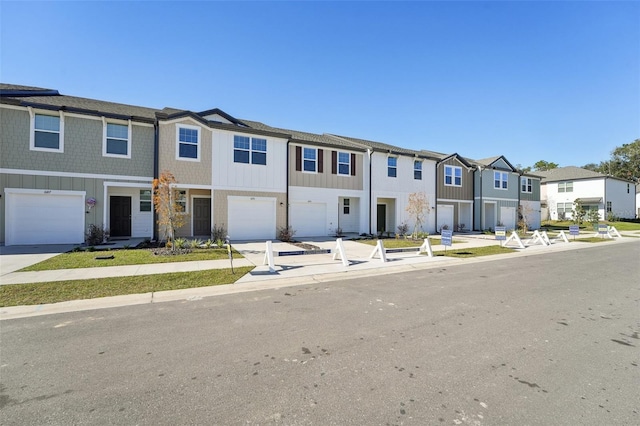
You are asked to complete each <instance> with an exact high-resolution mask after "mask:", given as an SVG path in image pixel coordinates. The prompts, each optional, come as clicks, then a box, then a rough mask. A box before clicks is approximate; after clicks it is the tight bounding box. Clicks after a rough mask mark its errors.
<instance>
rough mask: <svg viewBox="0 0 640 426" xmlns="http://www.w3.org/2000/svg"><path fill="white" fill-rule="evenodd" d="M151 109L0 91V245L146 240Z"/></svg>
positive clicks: (14, 88) (4, 87)
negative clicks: (105, 237)
mask: <svg viewBox="0 0 640 426" xmlns="http://www.w3.org/2000/svg"><path fill="white" fill-rule="evenodd" d="M154 121H155V110H153V109H151V108H142V107H135V106H130V105H123V104H117V103H111V102H103V101H98V100H93V99H85V98H79V97H73V96H64V95H61V94H60V93H59V92H58V91H56V90H51V89H44V88H37V87H30V86H19V85H10V84H0V243H4V244H6V245H18V244H52V243H82V242H83V241H84V240H85V234H86V233H87V231H88V229H89V227H90V226H91V225H94V226H97V227H100V228H106V229H108V230H109V231H110V233H111V237H114V238H117V237H148V238H151V237H152V235H153V227H154V224H153V213H152V210H153V207H152V201H151V182H152V179H153V175H154V157H153V152H154Z"/></svg>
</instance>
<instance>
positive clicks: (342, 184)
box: [289, 145, 424, 190]
mask: <svg viewBox="0 0 640 426" xmlns="http://www.w3.org/2000/svg"><path fill="white" fill-rule="evenodd" d="M306 146H307V147H312V146H311V145H306ZM318 148H320V147H318ZM320 149H322V150H323V153H322V159H323V172H322V173H304V172H302V171H297V170H296V146H295V145H290V146H289V185H290V186H304V187H310V188H336V189H355V190H362V189H363V179H362V177H363V173H362V172H363V164H364V156H363V154H361V153H356V154H355V155H356V175H355V176H342V175H337V174H335V175H334V174H332V173H331V151H337V150H332V149H330V148H320ZM342 152H349V151H346V150H343V151H342ZM423 173H424V172H423ZM423 178H424V176H423Z"/></svg>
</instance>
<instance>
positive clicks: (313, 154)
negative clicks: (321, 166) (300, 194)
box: [302, 148, 318, 172]
mask: <svg viewBox="0 0 640 426" xmlns="http://www.w3.org/2000/svg"><path fill="white" fill-rule="evenodd" d="M303 154H304V157H303V161H302V163H303V167H302V170H304V171H305V172H316V171H317V170H318V169H317V166H318V150H317V149H315V148H304V149H303Z"/></svg>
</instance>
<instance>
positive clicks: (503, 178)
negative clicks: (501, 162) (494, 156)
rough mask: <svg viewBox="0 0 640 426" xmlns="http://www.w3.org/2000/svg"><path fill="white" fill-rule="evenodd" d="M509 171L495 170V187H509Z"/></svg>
mask: <svg viewBox="0 0 640 426" xmlns="http://www.w3.org/2000/svg"><path fill="white" fill-rule="evenodd" d="M508 185H509V173H505V172H493V187H494V188H495V189H508Z"/></svg>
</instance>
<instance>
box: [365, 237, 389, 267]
mask: <svg viewBox="0 0 640 426" xmlns="http://www.w3.org/2000/svg"><path fill="white" fill-rule="evenodd" d="M376 253H377V254H379V255H380V260H382V262H386V261H387V252H386V251H385V249H384V244H382V240H378V242H377V243H376V247H375V248H374V249H373V251H372V252H371V254H370V255H369V259H373V257H374V256H375V255H376Z"/></svg>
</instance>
